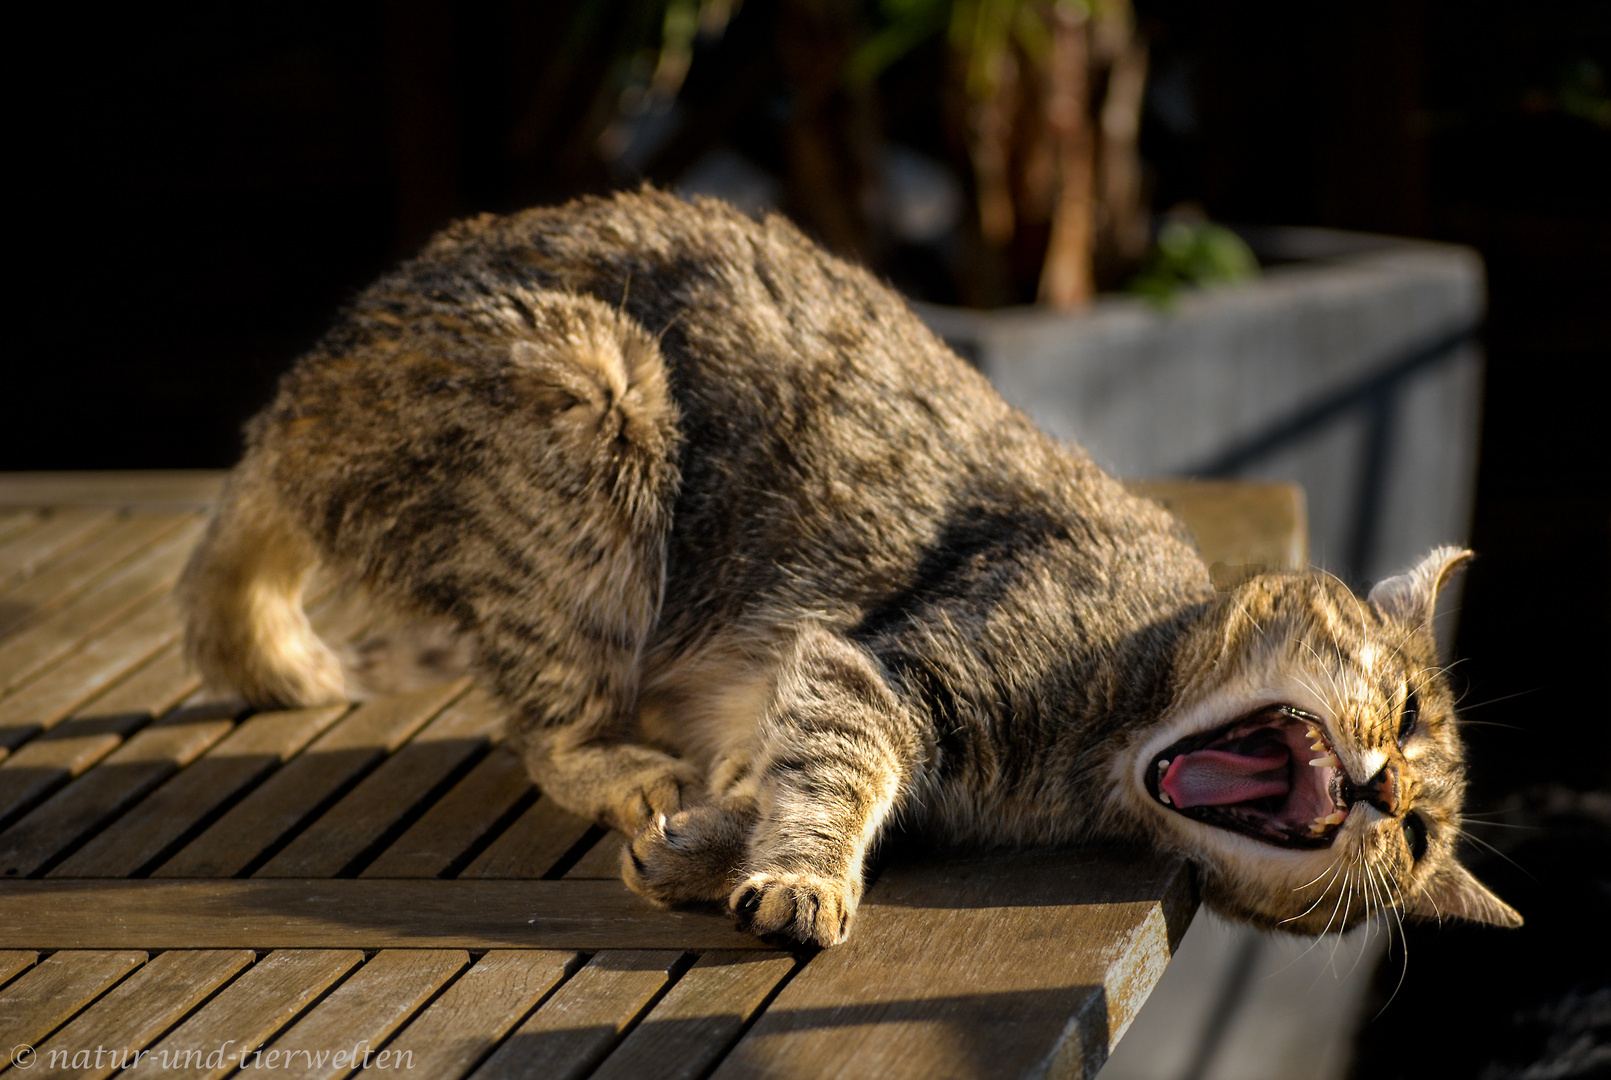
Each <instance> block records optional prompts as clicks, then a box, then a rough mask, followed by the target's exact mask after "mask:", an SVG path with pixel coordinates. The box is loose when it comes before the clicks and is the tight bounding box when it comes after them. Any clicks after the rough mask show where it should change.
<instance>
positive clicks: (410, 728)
mask: <svg viewBox="0 0 1611 1080" xmlns="http://www.w3.org/2000/svg"><path fill="white" fill-rule="evenodd" d="M462 690H463V687H462V686H461V685H459V684H454V683H449V684H446V685H443V686H433V687H428V688H426V689H424V690H417V691H413V692H411V693H407V694H395V695H392V696H389V697H383V698H376V699H375V700H373V701H369V702H366V703H364V704H363V705H361V706H359V707H358V708H357V709H355V710H353V712H352V713H350V714H349V715H348V716H347V717H346V718H345V719H343V720H342V721H341V722H340V723H338V724H337V725H336V726H335V727H333V728H331V729H330V730H329V731H327V732H325V733H324V734H323V735H321V736H319V738H318V740H317V741H316V742H314V743H313V745H312V746H309V747H308V748H307V749H306V750H304V751H303V752H302V753H301V754H300V755H298V756H297V757H296V758H294V759H292V760H291V761H290V762H289V763H288V764H287V765H286V766H285V767H284V768H282V769H280V770H279V771H278V772H276V773H275V774H274V775H273V776H271V777H269V778H268V779H267V780H266V781H264V783H263V785H262V786H261V787H259V788H257V789H256V790H254V791H253V792H252V793H251V794H250V795H248V796H246V798H244V799H242V800H241V801H240V802H239V803H237V804H235V806H233V807H232V808H231V809H230V810H229V812H228V813H226V814H224V816H223V817H221V818H219V819H218V820H217V821H216V822H214V823H213V825H212V826H211V827H210V828H209V829H208V830H207V831H206V832H204V833H202V834H201V835H200V836H199V837H197V838H196V839H195V840H193V841H191V842H190V843H189V844H187V845H186V846H185V847H184V849H183V850H181V851H180V852H179V854H177V855H175V856H174V857H173V858H172V859H169V860H168V861H167V862H166V863H164V864H163V865H162V866H160V867H158V868H157V870H156V871H155V872H154V874H153V876H156V877H230V876H233V875H235V874H238V873H241V872H242V871H243V870H245V869H247V868H248V867H249V866H250V865H251V864H252V862H253V860H255V859H256V858H257V857H258V856H259V855H260V854H262V852H263V851H265V850H266V849H268V848H269V847H271V846H272V845H273V844H274V843H275V842H276V841H278V840H279V839H280V838H281V837H282V836H284V835H285V834H286V833H287V832H290V831H291V830H293V829H295V828H296V827H297V826H298V825H300V824H301V823H302V822H303V820H304V819H305V818H307V816H308V815H309V814H311V813H312V812H313V811H314V810H316V809H318V807H320V806H321V805H323V804H324V803H325V802H326V801H327V800H328V799H330V798H331V797H332V796H334V795H335V794H336V793H337V792H339V791H340V790H341V789H342V788H343V787H345V786H346V785H347V784H348V783H350V782H351V781H352V780H354V779H355V778H356V777H358V776H360V775H362V774H363V773H364V772H365V771H367V770H368V769H369V768H370V767H371V766H372V765H374V764H375V763H376V762H377V761H379V760H380V759H381V758H383V757H385V756H386V755H387V754H389V753H391V752H392V751H393V750H395V749H397V747H398V746H400V745H402V743H403V742H404V741H405V740H406V739H408V738H409V736H411V735H413V734H414V732H416V731H418V730H419V729H420V728H421V727H422V726H423V725H424V724H425V723H426V721H428V720H430V719H431V717H433V716H435V715H436V714H437V713H438V712H439V711H441V709H442V707H443V706H445V705H446V704H447V703H448V702H449V701H451V700H452V699H453V698H454V697H455V696H456V695H458V694H459V693H460V692H461V691H462Z"/></svg>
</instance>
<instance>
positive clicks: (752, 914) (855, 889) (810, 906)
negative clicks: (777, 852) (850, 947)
mask: <svg viewBox="0 0 1611 1080" xmlns="http://www.w3.org/2000/svg"><path fill="white" fill-rule="evenodd" d="M859 903H861V882H859V881H852V880H846V879H843V878H830V877H819V876H817V875H816V874H777V873H758V874H751V875H750V876H749V877H747V878H746V879H744V881H742V882H740V883H739V886H738V888H736V889H734V890H733V892H732V895H731V896H729V897H728V900H727V904H728V907H730V908H731V909H732V911H733V914H734V915H735V916H736V917H737V918H738V924H739V926H740V927H741V928H743V929H745V930H749V931H750V932H752V933H755V934H759V935H761V936H763V937H767V936H773V935H775V936H778V937H785V938H791V939H793V940H795V941H799V942H803V943H805V944H808V945H837V944H839V943H840V942H841V941H844V940H845V938H846V937H847V936H848V935H849V934H850V923H851V921H852V920H853V919H855V917H856V906H857V905H858V904H859Z"/></svg>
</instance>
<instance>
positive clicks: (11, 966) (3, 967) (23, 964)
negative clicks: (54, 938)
mask: <svg viewBox="0 0 1611 1080" xmlns="http://www.w3.org/2000/svg"><path fill="white" fill-rule="evenodd" d="M38 960H39V954H38V953H36V952H34V951H33V950H32V949H8V950H6V951H5V952H0V986H4V985H5V984H6V983H8V982H10V981H11V980H12V979H15V978H16V977H17V976H18V975H20V974H22V973H23V972H24V971H27V970H28V969H29V968H31V967H33V966H34V964H35V963H37V962H38ZM3 1049H5V1048H4V1047H0V1050H3Z"/></svg>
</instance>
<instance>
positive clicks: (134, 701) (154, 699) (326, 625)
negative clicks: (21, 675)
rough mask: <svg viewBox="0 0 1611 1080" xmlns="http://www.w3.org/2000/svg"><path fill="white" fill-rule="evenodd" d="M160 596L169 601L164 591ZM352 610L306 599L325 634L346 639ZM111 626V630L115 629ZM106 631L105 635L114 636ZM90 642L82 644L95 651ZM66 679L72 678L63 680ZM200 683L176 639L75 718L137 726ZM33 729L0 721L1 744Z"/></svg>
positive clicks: (67, 664) (54, 677)
mask: <svg viewBox="0 0 1611 1080" xmlns="http://www.w3.org/2000/svg"><path fill="white" fill-rule="evenodd" d="M159 602H167V598H166V597H163V598H162V599H161V600H160V601H159ZM351 615H352V613H351V612H347V611H342V610H337V609H336V606H335V605H333V604H332V603H330V602H329V600H328V599H327V598H319V597H316V598H315V600H314V602H312V603H310V606H309V611H308V617H309V619H310V620H311V621H312V622H313V625H314V628H315V629H316V630H318V631H319V632H320V634H321V635H325V636H326V637H327V638H328V639H329V640H333V641H342V640H345V635H346V632H347V626H346V623H345V622H343V621H342V619H343V618H346V619H349V620H350V619H351ZM177 623H178V618H177V615H175V634H176V635H177V633H178V628H177ZM120 630H121V626H120V627H119V628H118V629H117V630H113V631H112V634H117V633H118V632H119V631H120ZM112 634H109V635H108V637H110V636H112ZM95 647H96V646H95V645H94V644H93V643H92V644H91V645H90V646H89V648H88V649H87V650H86V651H87V652H88V651H93V650H94V649H95ZM76 662H77V656H70V657H69V658H68V659H67V660H65V661H63V662H62V663H61V664H58V665H57V666H56V667H54V668H52V669H51V670H49V671H48V672H46V673H45V676H44V677H43V678H41V679H36V680H35V681H34V682H31V683H29V684H28V685H27V686H26V687H23V688H22V689H21V690H19V691H18V694H17V695H13V696H12V697H11V698H7V699H5V700H4V701H0V716H5V715H6V713H5V708H6V706H7V705H8V704H10V703H11V701H12V700H14V699H15V698H16V697H17V696H18V695H22V694H26V693H27V692H28V691H29V690H31V689H32V688H33V687H35V686H60V685H64V680H65V678H66V677H67V676H68V675H69V674H71V671H72V667H73V665H75V664H76ZM67 685H70V684H67ZM200 689H201V677H200V676H199V675H197V674H196V673H195V672H194V671H193V670H191V668H190V665H189V664H188V663H187V662H186V661H185V658H184V656H183V654H182V652H181V650H180V646H179V644H178V643H177V642H175V643H173V644H170V645H167V646H165V647H163V648H162V649H160V650H159V651H158V652H157V654H156V655H155V657H154V658H153V659H151V660H150V661H149V662H148V663H146V664H144V665H143V666H141V667H139V668H137V669H135V670H134V671H133V672H131V673H128V674H126V675H125V676H123V677H122V678H121V679H120V680H119V681H117V682H116V683H115V684H114V685H112V686H111V687H110V688H108V689H106V690H104V691H102V692H101V693H99V694H98V695H96V696H94V697H91V698H89V699H88V700H86V701H83V702H81V703H80V704H79V705H78V706H77V707H76V711H77V713H78V715H77V716H75V717H74V720H82V721H84V722H85V726H87V727H91V728H92V727H96V726H102V727H107V728H109V729H111V728H120V727H121V728H123V729H125V730H124V731H123V734H124V735H126V734H127V732H128V731H130V730H133V729H134V728H137V727H140V726H141V725H142V724H143V723H145V722H146V721H148V720H149V719H150V718H151V717H154V716H161V715H163V714H165V713H167V712H168V711H169V710H170V709H173V708H174V707H176V706H177V705H179V703H180V702H182V701H184V700H185V699H186V698H189V697H191V695H193V694H195V693H197V691H199V690H200ZM34 733H35V729H34V728H32V727H31V726H30V725H29V724H28V723H27V722H26V721H22V722H20V723H18V724H17V725H16V726H14V727H6V726H3V725H0V749H3V748H4V747H5V746H14V745H16V744H17V743H18V742H22V741H24V740H25V739H27V738H30V737H32V735H33V734H34ZM120 742H121V736H114V737H113V738H111V739H110V740H103V741H102V742H100V743H98V744H97V747H96V751H95V753H92V754H88V755H87V756H86V757H84V758H82V759H75V760H80V761H81V768H87V767H88V766H89V765H90V764H92V763H93V762H94V761H96V760H99V757H102V756H105V755H106V754H109V753H111V752H112V750H114V749H116V748H117V746H118V745H119V743H120Z"/></svg>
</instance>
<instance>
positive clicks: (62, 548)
mask: <svg viewBox="0 0 1611 1080" xmlns="http://www.w3.org/2000/svg"><path fill="white" fill-rule="evenodd" d="M47 513H48V516H46V517H45V518H43V519H42V520H41V522H40V524H39V525H38V526H37V527H35V528H33V529H30V530H28V531H26V532H24V533H22V534H21V535H19V536H18V537H17V538H16V539H14V540H12V541H10V542H9V543H7V544H5V545H4V546H0V589H8V588H10V587H11V586H12V585H15V584H16V583H17V582H18V581H21V580H22V579H24V578H27V577H29V576H31V575H32V574H34V573H35V572H37V571H38V570H39V569H40V568H42V567H43V566H44V565H45V564H46V563H48V562H50V560H51V559H54V558H56V557H57V556H59V555H61V554H63V553H65V552H68V551H71V550H72V549H73V547H74V546H76V545H78V544H82V543H84V542H86V541H87V540H89V539H90V538H91V537H93V536H94V535H95V534H96V533H98V532H100V531H102V530H103V529H106V528H109V527H110V526H111V523H112V521H113V520H114V519H115V518H116V517H117V515H116V514H115V513H114V512H113V511H111V510H94V509H88V508H85V509H64V510H51V511H48V512H47Z"/></svg>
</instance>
